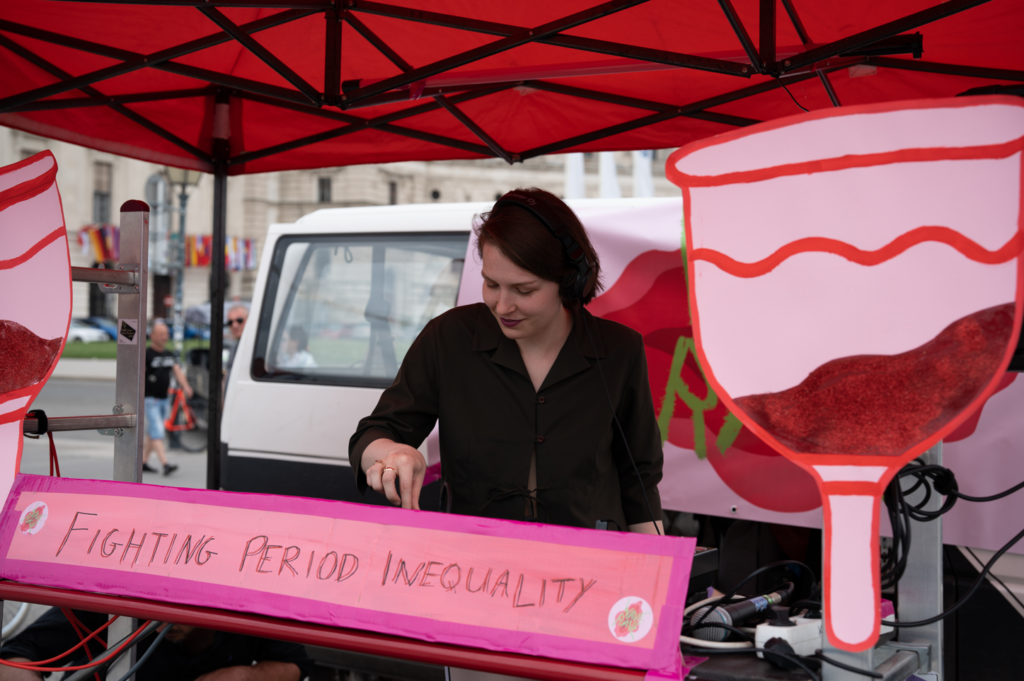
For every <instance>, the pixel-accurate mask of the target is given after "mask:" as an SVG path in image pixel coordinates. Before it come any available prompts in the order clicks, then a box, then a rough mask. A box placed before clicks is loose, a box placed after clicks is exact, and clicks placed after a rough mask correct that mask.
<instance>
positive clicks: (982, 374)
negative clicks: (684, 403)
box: [736, 303, 1015, 456]
mask: <svg viewBox="0 0 1024 681" xmlns="http://www.w3.org/2000/svg"><path fill="white" fill-rule="evenodd" d="M1014 307H1015V306H1014V304H1012V303H1010V304H1007V305H1000V306H998V307H992V308H988V309H986V310H980V311H978V312H975V313H974V314H971V315H969V316H967V317H964V318H962V319H959V320H957V321H956V322H954V323H952V324H950V325H949V326H947V327H946V328H945V329H944V330H943V331H942V332H941V333H940V334H939V335H938V336H936V337H935V339H934V340H931V341H929V342H928V343H926V344H924V345H922V346H921V347H919V348H914V349H913V350H910V351H908V352H904V353H902V354H899V355H890V356H884V355H883V356H874V355H860V356H856V357H844V358H841V359H836V360H833V361H831V362H828V363H827V364H824V365H822V366H821V367H820V368H818V369H816V370H815V371H813V372H811V374H810V375H809V376H808V377H807V378H806V379H805V380H804V381H803V382H802V383H801V384H800V385H798V386H796V387H795V388H791V389H790V390H785V391H782V392H779V393H773V394H770V395H750V396H747V397H738V398H736V404H737V405H738V406H739V407H740V408H741V409H743V411H745V412H746V413H747V415H748V416H749V417H750V418H752V419H754V421H756V422H757V423H758V424H759V425H760V426H761V427H762V428H764V429H765V430H767V431H768V432H770V433H772V434H773V435H774V436H775V437H776V438H778V440H779V442H781V443H782V444H783V445H784V446H786V447H788V448H790V449H791V450H792V451H795V452H825V453H832V452H842V453H844V454H868V455H876V456H877V455H887V456H897V455H900V454H901V453H902V452H904V451H906V450H907V449H910V448H911V447H912V446H914V445H915V444H917V443H918V442H920V441H921V440H924V439H926V438H928V437H930V436H931V435H932V434H933V433H934V432H936V431H938V430H940V429H941V428H942V427H943V426H945V425H946V424H947V423H948V422H950V421H951V420H952V419H953V418H954V417H955V416H957V415H958V414H959V413H960V412H961V411H963V410H964V409H965V408H967V406H968V405H969V404H970V403H971V402H972V401H973V400H974V398H975V397H976V396H977V394H978V392H979V391H980V390H981V389H982V387H983V386H984V385H985V384H986V383H987V382H989V381H990V380H991V377H992V374H993V372H994V371H995V370H996V367H998V366H999V363H1000V362H1001V361H1002V360H1003V357H1004V355H1005V354H1006V345H1007V343H1008V342H1009V339H1010V336H1011V335H1012V334H1013V325H1014ZM879 395H885V396H886V397H885V399H878V396H879ZM880 424H885V427H884V428H882V427H879V425H880Z"/></svg>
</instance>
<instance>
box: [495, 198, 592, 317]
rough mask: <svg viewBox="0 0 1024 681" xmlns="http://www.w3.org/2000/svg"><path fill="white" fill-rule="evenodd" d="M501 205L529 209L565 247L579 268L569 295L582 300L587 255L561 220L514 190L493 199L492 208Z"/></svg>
mask: <svg viewBox="0 0 1024 681" xmlns="http://www.w3.org/2000/svg"><path fill="white" fill-rule="evenodd" d="M501 206H518V207H519V208H522V209H523V210H526V211H529V212H530V213H531V214H533V216H534V217H536V218H537V219H538V220H540V222H541V224H543V225H544V226H545V227H547V228H548V231H549V232H551V233H552V234H553V235H554V236H555V238H556V239H558V240H559V241H560V242H561V243H562V246H563V247H564V248H565V254H566V255H567V256H569V260H571V261H572V263H573V264H574V265H576V268H577V269H578V270H579V271H578V272H577V273H576V281H575V282H573V285H572V292H571V296H572V298H573V299H574V300H580V301H582V300H583V296H584V294H585V293H586V290H587V281H588V280H589V279H590V263H589V262H587V256H586V253H585V252H584V250H583V248H582V247H581V246H580V245H579V244H578V243H576V240H575V239H573V238H572V234H570V233H569V230H568V229H566V227H565V225H563V224H562V221H561V220H559V219H558V218H557V217H556V216H555V215H554V214H553V213H552V212H551V211H549V210H548V209H547V208H545V207H544V206H542V205H541V204H539V203H537V200H536V199H534V198H533V197H532V196H527V195H525V194H520V193H519V192H515V191H511V192H508V193H507V194H505V195H504V196H502V197H501V198H500V199H498V200H497V201H495V202H494V208H493V209H492V210H496V209H498V208H500V207H501Z"/></svg>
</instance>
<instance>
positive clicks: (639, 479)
mask: <svg viewBox="0 0 1024 681" xmlns="http://www.w3.org/2000/svg"><path fill="white" fill-rule="evenodd" d="M580 307H581V308H582V307H583V305H582V303H581V304H580ZM580 311H581V312H582V314H581V315H580V316H581V317H583V328H585V329H586V330H587V337H588V338H590V347H592V348H593V349H594V361H595V362H597V372H598V373H599V374H600V375H601V385H603V386H604V394H605V395H606V396H607V397H608V408H609V409H611V410H612V419H613V420H614V421H615V425H616V426H617V427H618V429H619V435H620V436H621V437H622V444H623V445H624V446H625V447H626V454H628V455H629V462H630V463H631V464H633V472H634V473H636V480H637V482H638V483H639V484H640V491H641V492H642V493H643V495H644V503H645V504H647V513H648V514H649V515H650V516H651V522H652V523H653V524H654V531H655V532H657V533H658V534H659V535H660V534H661V530H660V529H658V521H657V520H655V519H654V509H653V508H651V500H650V499H648V498H647V488H646V487H644V479H643V477H641V475H640V469H639V468H637V465H636V459H634V458H633V452H631V451H630V449H629V441H628V440H626V432H625V431H624V430H623V429H622V424H621V423H619V416H618V414H616V413H615V404H614V403H613V402H612V393H611V391H610V390H608V382H607V381H606V380H605V379H604V369H602V368H601V358H600V357H598V356H597V355H598V352H597V344H596V343H595V342H594V337H593V336H592V335H591V334H590V325H589V324H587V311H586V310H585V309H581V310H580Z"/></svg>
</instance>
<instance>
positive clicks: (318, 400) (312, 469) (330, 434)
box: [222, 232, 469, 503]
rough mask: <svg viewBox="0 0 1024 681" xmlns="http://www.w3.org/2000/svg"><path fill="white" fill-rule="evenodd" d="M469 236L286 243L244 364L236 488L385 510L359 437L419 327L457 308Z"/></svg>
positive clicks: (277, 248)
mask: <svg viewBox="0 0 1024 681" xmlns="http://www.w3.org/2000/svg"><path fill="white" fill-rule="evenodd" d="M468 240H469V233H468V232H450V233H439V234H424V233H416V234H372V235H371V234H333V235H316V236H307V235H287V236H282V237H281V238H280V239H278V240H277V242H276V243H275V244H274V252H273V256H272V258H271V264H270V269H269V271H268V275H267V278H266V286H265V289H264V291H263V292H262V294H263V299H262V304H261V305H260V311H259V319H258V320H250V324H252V323H253V322H256V323H257V329H256V338H255V344H254V348H253V352H252V357H251V362H249V363H248V366H245V367H242V366H236V367H235V368H234V369H233V371H244V372H245V375H244V376H239V377H232V381H231V386H230V389H229V392H230V393H231V394H230V399H229V400H228V404H227V412H228V413H227V414H226V418H230V420H231V428H230V433H229V437H230V440H229V441H228V455H227V458H226V460H225V461H224V470H223V471H222V480H223V485H224V488H225V489H228V490H236V491H246V492H264V493H276V494H289V495H296V496H308V497H319V498H326V499H344V500H349V501H373V502H374V503H386V501H385V500H384V498H383V497H381V496H379V495H376V494H375V493H373V492H370V493H369V494H368V495H367V497H361V496H360V495H359V494H358V493H357V492H356V490H355V480H354V477H353V475H352V471H351V470H350V469H349V465H348V441H349V438H350V437H351V436H352V434H353V433H354V432H355V429H356V426H357V424H358V422H359V420H360V419H361V418H362V417H364V416H366V415H368V414H369V413H370V412H371V411H372V410H373V408H374V406H375V405H376V404H377V400H378V399H379V397H380V394H381V392H382V390H383V389H384V388H386V387H387V386H389V385H391V383H392V381H393V380H394V378H395V375H396V374H397V372H398V367H399V365H400V364H401V362H402V358H403V357H404V356H405V353H406V351H407V350H408V349H409V346H410V345H411V344H412V342H413V340H414V339H415V338H416V336H417V335H419V332H420V331H421V330H422V329H423V327H424V326H425V325H426V324H427V322H428V321H430V320H431V319H433V318H434V317H436V316H438V315H440V314H441V313H443V312H445V311H446V310H449V309H451V308H453V307H455V303H456V300H457V297H458V290H459V281H460V277H461V274H462V267H463V263H464V259H465V255H466V248H467V244H468ZM240 359H243V358H241V357H240ZM421 448H422V447H421ZM373 497H375V498H373Z"/></svg>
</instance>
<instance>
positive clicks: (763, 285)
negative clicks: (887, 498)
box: [667, 97, 1024, 652]
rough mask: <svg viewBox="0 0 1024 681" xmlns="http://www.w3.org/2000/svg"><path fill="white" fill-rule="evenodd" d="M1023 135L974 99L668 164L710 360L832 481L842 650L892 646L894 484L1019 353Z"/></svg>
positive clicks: (912, 106)
mask: <svg viewBox="0 0 1024 681" xmlns="http://www.w3.org/2000/svg"><path fill="white" fill-rule="evenodd" d="M1022 135H1024V102H1021V101H1020V100H1019V99H1016V98H1009V97H966V98H962V99H955V100H953V99H950V100H929V101H913V102H899V103H890V104H881V105H868V106H855V107H843V108H841V109H830V110H828V111H823V112H814V113H811V114H807V115H801V116H795V117H792V118H786V119H781V120H778V121H773V122H772V123H767V124H763V125H757V126H753V127H750V128H746V129H744V130H743V131H740V132H736V133H730V134H726V135H721V136H718V137H714V138H711V139H706V140H702V141H700V142H697V143H694V144H691V145H689V146H686V147H683V148H682V149H680V150H678V151H676V152H675V153H674V154H673V155H672V156H671V157H670V158H669V161H668V164H667V171H668V175H669V177H670V179H671V180H672V181H673V182H674V183H675V184H676V185H678V186H679V187H681V188H682V193H683V203H684V220H685V229H686V245H687V248H688V255H689V260H688V275H689V284H690V289H689V294H690V310H691V314H692V317H693V321H694V338H695V341H696V346H697V351H698V356H699V358H700V361H701V363H702V365H703V367H704V370H705V372H706V374H707V378H708V381H709V382H710V383H711V385H712V386H713V388H714V390H715V391H716V392H717V393H718V395H719V396H720V397H721V398H722V399H723V400H725V402H726V404H727V405H728V407H729V409H730V411H731V412H732V413H733V414H734V415H736V417H737V418H739V419H740V420H741V421H742V422H743V423H744V424H745V425H746V426H747V427H748V428H750V429H751V430H753V431H754V432H755V433H756V434H757V435H758V436H759V437H761V439H763V440H765V441H766V442H768V443H770V444H771V445H772V446H773V447H775V448H776V449H777V450H778V451H779V452H780V453H781V454H782V455H784V456H786V457H787V458H789V459H790V460H792V461H794V462H795V463H797V464H798V465H799V466H801V467H802V468H804V469H805V470H807V471H808V472H809V473H810V474H811V475H812V476H813V477H814V478H815V480H816V481H817V483H818V488H819V490H820V492H821V497H822V502H823V507H824V522H825V553H824V564H825V575H824V598H825V601H824V603H825V612H826V623H825V624H826V628H827V631H828V636H829V639H830V640H831V641H832V642H833V644H834V645H836V646H838V647H840V648H842V649H845V650H849V651H854V652H855V651H860V650H865V649H867V648H869V647H871V646H873V645H874V643H875V642H876V640H877V638H878V630H879V620H880V616H879V599H880V594H879V567H880V566H879V555H878V512H879V501H880V498H881V495H882V492H883V491H884V489H885V487H886V485H887V484H888V483H889V481H890V480H891V479H892V477H893V476H894V475H895V474H896V473H897V472H898V471H899V469H900V468H901V467H903V466H904V465H905V464H906V463H907V462H908V461H910V460H912V459H914V458H915V457H917V456H919V455H920V454H921V453H922V452H924V451H925V450H926V449H928V448H929V447H931V446H933V445H934V444H935V443H937V442H939V441H940V440H941V439H942V438H943V436H945V435H947V434H949V433H951V432H952V431H953V430H954V429H956V428H957V426H959V425H960V424H961V423H962V422H963V421H964V420H965V419H967V418H968V417H970V416H971V413H972V412H973V411H974V410H975V409H976V408H978V407H979V406H980V405H982V404H983V403H984V400H985V399H986V398H987V397H988V395H989V394H990V393H991V392H992V391H993V390H994V389H995V388H996V386H997V384H998V382H999V381H1000V379H1001V378H1002V377H1003V374H1004V372H1005V370H1006V367H1007V365H1008V363H1009V361H1010V356H1011V354H1012V351H1013V348H1014V347H1015V346H1016V343H1017V338H1018V335H1019V330H1020V327H1021V314H1022V298H1024V296H1022V281H1024V279H1022V272H1024V260H1022V255H1021V254H1022V247H1024V233H1022V211H1021V207H1022V149H1024V137H1022ZM750 329H757V330H758V332H757V334H756V335H755V336H754V337H753V339H752V334H751V333H750ZM936 614H938V613H936Z"/></svg>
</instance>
